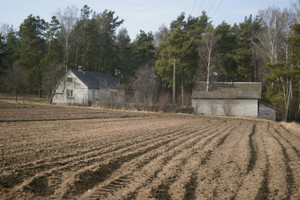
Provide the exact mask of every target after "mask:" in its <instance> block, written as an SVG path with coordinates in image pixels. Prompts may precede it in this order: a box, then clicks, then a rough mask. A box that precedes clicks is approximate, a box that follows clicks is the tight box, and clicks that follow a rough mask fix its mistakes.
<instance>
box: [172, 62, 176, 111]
mask: <svg viewBox="0 0 300 200" xmlns="http://www.w3.org/2000/svg"><path fill="white" fill-rule="evenodd" d="M175 62H176V59H175V58H174V60H173V101H172V107H173V112H175V70H176V64H175Z"/></svg>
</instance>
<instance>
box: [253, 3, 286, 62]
mask: <svg viewBox="0 0 300 200" xmlns="http://www.w3.org/2000/svg"><path fill="white" fill-rule="evenodd" d="M259 17H260V19H261V25H262V28H261V29H260V30H259V31H258V32H256V33H254V38H253V39H251V41H252V43H253V45H254V47H255V50H256V51H258V52H259V53H260V55H262V56H263V57H264V58H266V60H267V61H268V62H271V63H274V62H278V61H279V56H280V52H281V50H282V46H283V43H284V40H283V37H282V32H281V31H282V28H283V24H282V21H281V17H282V13H281V11H280V9H279V8H273V7H269V8H267V9H266V10H260V11H259Z"/></svg>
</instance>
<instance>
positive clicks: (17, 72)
mask: <svg viewBox="0 0 300 200" xmlns="http://www.w3.org/2000/svg"><path fill="white" fill-rule="evenodd" d="M4 84H5V85H6V88H7V90H8V91H13V95H14V97H15V101H16V102H17V101H18V94H19V92H20V90H21V88H22V85H23V70H22V67H21V65H20V64H19V63H17V62H15V63H13V65H12V67H11V68H9V69H8V70H7V71H6V76H4Z"/></svg>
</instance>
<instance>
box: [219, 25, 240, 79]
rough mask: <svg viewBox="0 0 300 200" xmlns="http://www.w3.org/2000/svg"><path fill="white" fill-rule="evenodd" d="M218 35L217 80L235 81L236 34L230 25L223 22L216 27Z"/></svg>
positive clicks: (236, 66)
mask: <svg viewBox="0 0 300 200" xmlns="http://www.w3.org/2000/svg"><path fill="white" fill-rule="evenodd" d="M215 31H216V35H218V37H219V40H218V44H217V45H218V56H219V59H218V60H219V61H218V63H217V69H216V70H217V74H218V79H219V81H235V80H236V79H237V68H238V65H237V62H236V60H235V49H236V47H237V36H236V34H235V33H234V31H233V29H232V27H231V26H230V25H229V24H227V23H226V22H223V23H222V24H220V25H219V26H217V27H216V30H215Z"/></svg>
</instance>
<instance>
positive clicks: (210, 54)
mask: <svg viewBox="0 0 300 200" xmlns="http://www.w3.org/2000/svg"><path fill="white" fill-rule="evenodd" d="M216 44H217V36H216V35H215V32H214V27H213V26H212V25H211V24H209V25H208V26H207V27H206V28H205V33H203V34H202V39H201V45H200V47H199V48H198V53H199V56H200V58H201V60H202V62H203V64H204V66H206V73H207V74H206V92H208V90H209V84H210V78H211V73H212V70H213V58H214V55H215V52H216Z"/></svg>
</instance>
